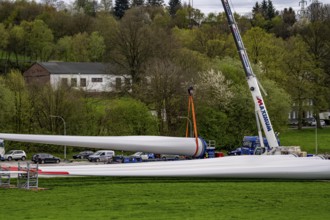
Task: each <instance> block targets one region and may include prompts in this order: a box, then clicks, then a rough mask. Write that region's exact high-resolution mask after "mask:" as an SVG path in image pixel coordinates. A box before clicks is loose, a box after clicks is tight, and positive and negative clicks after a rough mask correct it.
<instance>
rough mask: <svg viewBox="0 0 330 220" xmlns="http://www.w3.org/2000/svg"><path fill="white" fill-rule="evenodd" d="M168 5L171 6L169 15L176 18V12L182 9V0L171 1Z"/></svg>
mask: <svg viewBox="0 0 330 220" xmlns="http://www.w3.org/2000/svg"><path fill="white" fill-rule="evenodd" d="M168 5H169V13H170V15H171V16H172V17H174V16H175V14H176V12H177V11H178V10H179V9H180V8H181V7H182V4H181V1H180V0H170V1H169V3H168Z"/></svg>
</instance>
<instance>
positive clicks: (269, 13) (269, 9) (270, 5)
mask: <svg viewBox="0 0 330 220" xmlns="http://www.w3.org/2000/svg"><path fill="white" fill-rule="evenodd" d="M275 15H276V11H275V8H274V5H273V2H272V1H271V0H268V2H267V18H266V19H268V20H272V19H273V18H274V17H275Z"/></svg>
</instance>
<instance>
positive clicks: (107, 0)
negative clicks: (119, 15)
mask: <svg viewBox="0 0 330 220" xmlns="http://www.w3.org/2000/svg"><path fill="white" fill-rule="evenodd" d="M100 6H101V8H102V9H103V10H104V11H105V12H110V10H111V9H112V0H101V1H100Z"/></svg>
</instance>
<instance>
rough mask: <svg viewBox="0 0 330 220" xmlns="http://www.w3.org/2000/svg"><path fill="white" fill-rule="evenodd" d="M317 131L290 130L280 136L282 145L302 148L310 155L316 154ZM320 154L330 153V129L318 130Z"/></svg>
mask: <svg viewBox="0 0 330 220" xmlns="http://www.w3.org/2000/svg"><path fill="white" fill-rule="evenodd" d="M315 137H316V135H315V129H314V128H306V129H303V130H297V129H290V130H288V131H286V132H285V133H283V134H280V140H281V145H283V146H301V148H302V150H304V151H307V152H308V153H315V143H316V141H315V139H316V138H315ZM317 146H318V153H330V127H327V128H322V129H317Z"/></svg>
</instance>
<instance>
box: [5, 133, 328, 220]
mask: <svg viewBox="0 0 330 220" xmlns="http://www.w3.org/2000/svg"><path fill="white" fill-rule="evenodd" d="M314 132H315V130H313V129H304V130H302V131H298V130H295V129H293V130H288V132H286V133H283V134H281V136H280V137H281V143H282V145H295V146H297V145H298V146H301V147H302V148H303V150H307V151H308V152H313V150H314V149H315V148H314V147H315V144H314V143H315V142H314V141H315V139H314V138H315V133H314ZM329 134H330V129H329V128H327V129H322V130H319V131H318V143H319V150H322V151H327V152H330V151H329V145H328V143H330V140H329ZM313 144H314V145H313ZM15 181H16V180H15V179H12V184H13V185H15ZM39 187H41V188H46V189H47V190H39V191H28V190H23V189H4V188H0V198H1V205H0V216H1V219H253V220H254V219H281V220H282V219H288V220H292V219H299V220H301V219H306V220H307V219H308V220H309V219H317V220H320V219H321V220H322V219H329V216H330V207H329V205H330V181H279V180H233V179H231V180H228V179H214V178H212V179H202V178H195V179H194V178H118V177H72V178H39Z"/></svg>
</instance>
